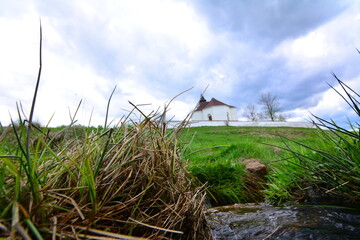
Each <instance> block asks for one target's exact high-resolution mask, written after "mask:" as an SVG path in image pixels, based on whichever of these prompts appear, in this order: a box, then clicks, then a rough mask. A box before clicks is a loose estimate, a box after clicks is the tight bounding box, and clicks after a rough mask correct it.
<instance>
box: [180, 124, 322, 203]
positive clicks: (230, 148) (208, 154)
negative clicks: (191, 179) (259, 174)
mask: <svg viewBox="0 0 360 240" xmlns="http://www.w3.org/2000/svg"><path fill="white" fill-rule="evenodd" d="M185 133H186V134H184V135H183V138H184V141H185V140H187V141H189V142H191V144H190V145H189V146H188V148H187V149H186V154H187V155H188V156H187V158H188V159H189V171H190V172H191V173H192V174H193V175H194V176H195V177H197V179H198V180H199V181H200V182H201V183H203V184H205V183H206V184H207V187H208V191H209V192H210V194H211V195H212V196H213V197H214V198H212V199H211V202H212V204H213V205H225V204H232V203H239V202H259V201H263V197H264V194H263V193H262V192H261V191H260V190H261V188H254V186H253V184H249V182H248V180H249V177H250V178H251V174H249V173H248V172H246V171H245V170H244V164H243V162H242V160H244V159H248V158H257V159H260V160H261V162H262V163H264V164H266V165H267V166H268V170H269V171H271V170H272V165H273V164H274V163H275V162H277V161H279V159H281V158H282V156H285V154H287V151H286V150H283V149H279V148H277V147H275V146H283V147H285V146H286V145H285V144H284V141H283V138H282V136H284V137H287V138H288V139H289V140H296V141H299V142H302V143H304V144H309V145H315V144H317V143H318V139H317V131H316V130H315V129H306V128H290V127H288V128H286V127H281V128H280V127H229V126H228V127H198V128H191V129H189V130H188V131H186V132H185ZM287 142H290V141H287ZM288 144H290V143H288Z"/></svg>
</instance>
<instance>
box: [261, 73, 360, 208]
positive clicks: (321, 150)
mask: <svg viewBox="0 0 360 240" xmlns="http://www.w3.org/2000/svg"><path fill="white" fill-rule="evenodd" d="M334 77H335V78H336V80H337V81H338V83H339V86H340V87H341V88H342V90H343V92H342V93H340V92H339V91H337V90H336V89H335V88H333V87H332V88H333V89H334V90H335V91H336V92H337V93H338V94H339V95H340V96H341V97H342V98H343V100H344V101H346V103H347V104H348V105H349V107H350V108H351V109H352V110H353V111H354V113H355V114H356V116H358V117H360V102H359V98H360V96H359V94H358V93H357V92H356V91H354V90H353V89H352V88H351V87H349V86H347V85H346V84H345V83H344V82H342V81H341V80H340V79H339V78H338V77H337V76H336V75H335V74H334ZM313 117H314V124H315V125H316V126H317V127H318V138H319V139H320V140H321V143H320V144H317V145H307V144H304V143H300V142H296V141H293V142H292V144H289V143H288V144H286V147H283V149H285V150H287V151H288V153H289V156H288V158H287V159H284V161H282V162H279V163H277V164H275V165H274V166H273V167H274V169H275V171H274V172H273V174H272V175H271V176H270V177H269V186H270V187H269V188H268V189H267V190H266V193H267V196H268V200H269V201H271V202H274V203H278V204H280V203H283V202H285V201H289V200H297V201H311V199H314V198H315V200H316V201H323V202H334V201H335V202H337V203H342V204H357V203H358V201H359V200H360V158H359V156H360V131H359V126H360V125H359V122H355V123H352V122H349V124H348V125H349V128H348V129H346V128H344V127H342V126H340V125H338V124H337V123H336V122H334V121H331V120H330V121H329V120H325V119H324V118H321V117H318V116H313ZM287 140H288V139H287ZM314 193H315V194H314ZM314 195H315V196H314Z"/></svg>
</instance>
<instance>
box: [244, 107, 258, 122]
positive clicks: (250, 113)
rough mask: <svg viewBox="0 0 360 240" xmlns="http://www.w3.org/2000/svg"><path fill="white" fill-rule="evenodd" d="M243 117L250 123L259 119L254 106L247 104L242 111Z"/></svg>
mask: <svg viewBox="0 0 360 240" xmlns="http://www.w3.org/2000/svg"><path fill="white" fill-rule="evenodd" d="M243 116H244V117H246V118H247V119H249V120H250V121H257V120H259V119H260V118H261V115H260V113H258V112H257V110H256V106H255V105H254V104H251V103H250V104H248V105H247V106H246V108H245V109H244V110H243Z"/></svg>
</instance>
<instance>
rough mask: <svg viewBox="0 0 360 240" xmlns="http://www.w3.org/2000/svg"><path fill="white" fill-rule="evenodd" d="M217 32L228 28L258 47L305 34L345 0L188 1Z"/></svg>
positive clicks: (338, 7)
mask: <svg viewBox="0 0 360 240" xmlns="http://www.w3.org/2000/svg"><path fill="white" fill-rule="evenodd" d="M189 2H190V3H192V4H193V5H194V6H195V8H196V9H197V10H198V11H199V12H200V13H201V14H203V16H205V17H206V18H207V20H208V22H209V23H210V26H211V27H212V28H213V29H214V30H215V31H217V32H223V31H228V32H231V34H233V37H234V38H235V39H237V40H239V41H248V40H251V41H252V42H253V44H254V45H257V46H258V47H259V48H263V47H267V46H274V45H276V44H277V43H279V42H281V41H283V40H285V39H288V38H296V37H298V36H301V35H304V34H306V33H307V32H309V31H310V30H312V29H314V28H316V27H317V26H319V25H321V24H323V23H324V22H326V21H329V20H330V19H332V18H334V17H335V16H337V15H338V14H339V13H341V12H342V11H343V10H344V9H345V7H346V2H345V1H332V2H331V4H329V1H327V0H318V1H312V0H299V1H293V0H282V1H277V0H273V1H232V0H215V1H207V0H198V1H189Z"/></svg>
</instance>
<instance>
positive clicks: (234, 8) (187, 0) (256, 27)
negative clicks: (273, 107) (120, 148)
mask: <svg viewBox="0 0 360 240" xmlns="http://www.w3.org/2000/svg"><path fill="white" fill-rule="evenodd" d="M0 2H1V7H0V31H1V37H0V122H1V124H2V125H3V126H4V125H7V124H9V123H10V119H14V120H16V119H17V118H18V115H17V110H16V106H17V105H18V106H21V108H22V111H21V112H23V115H25V117H28V116H29V112H30V108H31V102H32V98H33V94H34V89H35V84H36V79H37V75H38V70H39V26H40V19H41V25H42V37H43V45H42V72H41V80H40V86H39V90H38V95H37V99H36V105H35V112H34V120H35V121H37V122H40V123H41V124H43V125H45V124H49V125H50V126H59V125H67V124H70V122H71V117H73V115H74V113H75V111H76V109H77V107H78V105H79V103H80V101H81V105H80V107H79V111H78V113H77V115H76V119H77V120H78V123H79V124H83V125H94V126H97V125H103V124H104V122H105V116H106V109H107V104H108V100H109V97H110V95H111V93H112V91H113V89H114V88H115V87H116V90H115V92H114V94H113V96H112V99H111V102H110V107H109V120H111V121H113V122H114V123H116V122H118V121H120V120H121V119H122V118H123V117H124V116H127V115H128V114H129V112H130V111H131V110H132V109H133V105H136V106H138V108H139V109H140V110H141V111H142V112H144V114H149V113H150V112H151V111H162V109H163V108H164V106H165V105H167V104H169V103H170V101H171V100H172V99H173V98H174V97H175V96H177V95H178V94H180V93H182V92H184V91H186V90H188V91H186V92H184V93H182V94H180V95H179V96H177V97H176V98H175V99H174V100H173V101H171V103H170V105H169V107H168V112H167V117H168V119H170V118H172V119H174V120H182V119H184V118H185V117H186V116H187V115H188V114H189V113H190V112H191V110H193V109H194V107H195V106H196V104H197V102H198V100H199V98H200V95H201V94H202V93H203V92H204V97H205V98H206V99H207V100H210V99H211V98H212V97H214V98H216V99H218V100H220V101H222V102H224V103H226V104H229V105H232V106H236V107H237V109H238V118H239V119H240V120H244V116H243V114H242V111H243V109H244V108H245V107H246V106H247V105H248V104H256V105H257V104H258V102H259V98H260V95H261V94H262V93H267V92H269V93H271V94H273V95H276V96H277V98H278V100H279V102H280V105H281V109H282V111H283V114H284V115H285V116H287V118H288V121H298V122H304V121H307V120H309V116H310V114H314V115H316V116H319V117H322V118H324V119H333V120H334V121H336V122H338V123H345V122H347V119H350V120H351V121H358V117H357V116H356V115H355V114H354V113H353V112H352V111H351V109H350V108H349V107H348V106H347V105H346V103H345V102H344V101H343V100H342V99H341V97H340V96H338V94H337V93H336V92H335V91H334V90H332V89H331V88H330V86H329V84H330V85H332V86H334V87H335V88H337V82H336V79H335V78H334V77H333V75H332V73H335V74H336V75H337V76H338V77H339V78H340V79H341V80H342V81H344V82H345V83H346V84H348V85H349V86H350V87H351V88H352V89H354V90H355V91H358V92H360V67H359V66H360V65H359V63H360V55H359V53H358V52H357V49H360V34H359V33H360V1H358V0H342V1H332V0H331V1H329V0H316V1H314V0H296V1H295V0H281V1H280V0H266V1H265V0H264V1H260V0H242V1H233V0H221V1H220V0H210V1H209V0H132V1H126V0H103V1H100V0H77V1H73V0H47V1H43V0H28V1H22V0H0ZM189 89H190V90H189ZM257 107H258V110H259V111H260V110H261V108H260V106H257ZM140 115H141V114H140V113H139V112H136V113H132V114H131V115H130V116H131V118H134V119H138V118H141V116H140ZM109 120H108V121H109Z"/></svg>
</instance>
